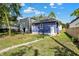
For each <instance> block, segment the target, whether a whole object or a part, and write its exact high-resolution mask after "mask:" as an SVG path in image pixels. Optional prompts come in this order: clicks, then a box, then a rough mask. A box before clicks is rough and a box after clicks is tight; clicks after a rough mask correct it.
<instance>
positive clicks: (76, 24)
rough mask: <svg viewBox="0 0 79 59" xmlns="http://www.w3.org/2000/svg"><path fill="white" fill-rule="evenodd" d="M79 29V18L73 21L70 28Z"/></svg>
mask: <svg viewBox="0 0 79 59" xmlns="http://www.w3.org/2000/svg"><path fill="white" fill-rule="evenodd" d="M74 27H79V17H77V18H76V19H74V20H72V21H71V22H70V24H69V28H74Z"/></svg>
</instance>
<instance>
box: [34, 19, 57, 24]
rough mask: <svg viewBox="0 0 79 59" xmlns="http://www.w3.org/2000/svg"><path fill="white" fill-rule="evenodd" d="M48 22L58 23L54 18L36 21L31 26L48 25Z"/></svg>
mask: <svg viewBox="0 0 79 59" xmlns="http://www.w3.org/2000/svg"><path fill="white" fill-rule="evenodd" d="M50 22H58V21H57V20H56V19H55V18H46V19H43V20H36V21H34V22H33V24H36V23H50Z"/></svg>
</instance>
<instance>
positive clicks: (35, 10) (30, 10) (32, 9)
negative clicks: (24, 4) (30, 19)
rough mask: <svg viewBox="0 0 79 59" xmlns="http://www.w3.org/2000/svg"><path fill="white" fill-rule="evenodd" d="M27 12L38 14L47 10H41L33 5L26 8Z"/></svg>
mask: <svg viewBox="0 0 79 59" xmlns="http://www.w3.org/2000/svg"><path fill="white" fill-rule="evenodd" d="M24 12H25V13H34V14H36V15H39V14H44V13H45V12H43V11H40V10H37V9H35V8H32V7H28V8H27V9H25V10H24Z"/></svg>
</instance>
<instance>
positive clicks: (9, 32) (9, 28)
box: [4, 12, 11, 36]
mask: <svg viewBox="0 0 79 59" xmlns="http://www.w3.org/2000/svg"><path fill="white" fill-rule="evenodd" d="M4 13H5V18H6V21H7V26H8V34H9V36H11V27H10V22H9V19H8V16H7V13H6V12H4Z"/></svg>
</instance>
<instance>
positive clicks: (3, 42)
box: [0, 34, 42, 50]
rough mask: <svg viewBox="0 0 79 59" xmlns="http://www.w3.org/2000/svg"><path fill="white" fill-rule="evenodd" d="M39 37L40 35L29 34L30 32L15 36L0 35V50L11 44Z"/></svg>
mask: <svg viewBox="0 0 79 59" xmlns="http://www.w3.org/2000/svg"><path fill="white" fill-rule="evenodd" d="M41 37H42V35H31V34H24V35H23V34H18V35H15V36H6V37H2V38H0V50H1V49H4V48H7V47H10V46H13V45H17V44H21V43H26V42H29V41H33V40H36V39H39V38H41Z"/></svg>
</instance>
